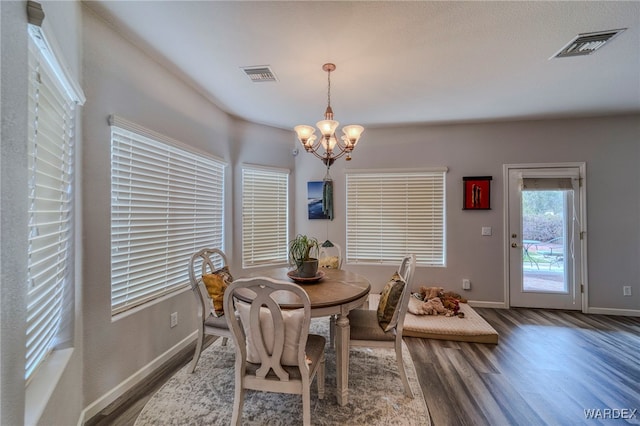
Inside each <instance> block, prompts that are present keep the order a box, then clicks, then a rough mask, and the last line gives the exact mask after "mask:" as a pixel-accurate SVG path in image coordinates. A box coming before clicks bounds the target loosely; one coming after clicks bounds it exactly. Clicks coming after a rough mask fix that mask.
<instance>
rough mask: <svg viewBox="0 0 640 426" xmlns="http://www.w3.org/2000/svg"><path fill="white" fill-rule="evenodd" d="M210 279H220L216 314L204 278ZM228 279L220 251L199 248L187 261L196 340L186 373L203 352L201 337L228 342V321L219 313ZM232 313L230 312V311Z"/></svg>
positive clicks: (193, 366)
mask: <svg viewBox="0 0 640 426" xmlns="http://www.w3.org/2000/svg"><path fill="white" fill-rule="evenodd" d="M209 278H211V279H212V281H215V282H219V283H220V286H221V287H220V288H219V291H218V293H219V296H218V299H219V305H218V307H219V308H220V309H219V311H218V313H216V306H215V305H216V304H217V302H218V301H216V303H214V300H213V299H212V297H211V295H210V293H209V290H207V286H206V284H205V282H204V281H205V279H207V280H208V279H209ZM229 279H231V274H230V273H229V266H228V262H227V256H226V255H225V254H224V252H223V251H222V250H219V249H216V248H204V249H202V250H199V251H198V252H196V253H195V254H193V256H191V259H190V260H189V281H190V283H191V290H192V291H193V294H194V296H195V298H196V303H197V306H198V340H197V343H196V350H195V353H194V354H193V359H192V361H191V364H190V365H189V373H193V372H194V371H195V369H196V365H197V364H198V360H199V359H200V354H201V353H202V346H203V343H204V336H205V335H209V336H218V337H221V338H222V339H223V340H222V344H223V345H226V344H227V339H228V338H230V337H232V335H231V331H230V330H229V326H228V325H227V320H226V318H225V317H224V315H221V314H222V310H221V308H222V301H223V300H222V293H223V292H224V286H225V285H226V284H227V282H226V281H228V280H229ZM231 312H233V311H231Z"/></svg>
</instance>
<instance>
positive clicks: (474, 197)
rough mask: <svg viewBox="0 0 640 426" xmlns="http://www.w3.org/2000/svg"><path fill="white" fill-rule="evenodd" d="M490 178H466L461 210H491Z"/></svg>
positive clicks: (464, 178)
mask: <svg viewBox="0 0 640 426" xmlns="http://www.w3.org/2000/svg"><path fill="white" fill-rule="evenodd" d="M491 179H493V177H492V176H466V177H463V178H462V181H463V183H464V191H463V192H464V198H463V205H462V210H491Z"/></svg>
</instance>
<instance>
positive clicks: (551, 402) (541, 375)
mask: <svg viewBox="0 0 640 426" xmlns="http://www.w3.org/2000/svg"><path fill="white" fill-rule="evenodd" d="M476 311H478V312H479V313H480V314H481V315H482V316H483V317H484V318H485V319H486V320H487V321H488V322H489V323H491V325H492V326H493V327H494V328H495V329H496V330H497V331H498V333H499V334H500V343H499V344H498V345H486V344H477V343H462V342H452V341H444V340H428V339H418V338H411V337H409V338H405V341H406V342H407V346H408V347H409V350H410V352H411V356H412V357H413V360H414V364H415V367H416V371H417V374H418V379H419V381H420V384H421V387H422V391H423V393H424V397H425V400H426V402H427V406H428V407H429V412H430V414H431V420H432V424H433V425H435V426H442V425H456V426H458V425H474V426H476V425H492V426H496V425H497V426H501V425H527V426H529V425H563V426H564V425H582V424H586V425H598V424H611V423H612V422H614V423H616V424H618V423H620V424H640V358H639V356H638V355H639V352H640V318H633V317H614V316H604V315H584V314H582V313H577V312H567V311H552V310H539V309H510V310H506V309H486V308H476ZM192 350H193V349H191V351H192ZM191 353H192V352H191ZM191 353H190V352H189V351H184V352H183V353H182V354H181V355H178V356H176V358H174V360H172V361H171V364H170V365H168V366H167V367H166V368H165V369H164V370H163V372H162V373H160V374H158V375H156V376H155V377H154V378H153V379H152V380H150V381H149V382H147V383H146V384H144V385H142V386H140V387H139V389H134V390H132V392H130V393H129V394H127V395H126V396H125V397H124V398H121V400H119V401H116V402H115V403H114V404H113V406H112V407H108V408H107V409H105V410H104V411H103V412H101V413H100V414H98V415H97V416H95V417H94V418H93V419H90V420H89V421H88V422H87V423H86V424H88V425H100V426H102V425H122V426H129V425H133V424H134V422H135V419H136V417H137V415H138V413H139V412H140V411H141V410H142V408H143V407H144V404H145V403H146V401H147V400H148V399H149V398H150V397H151V395H153V393H154V392H155V391H156V390H157V389H158V388H159V387H160V386H161V385H162V383H164V381H165V380H166V379H167V378H168V377H170V376H171V374H173V372H175V371H177V370H178V369H179V368H180V367H181V366H182V365H184V364H186V363H187V362H188V361H189V360H190V358H191ZM329 374H330V373H329ZM634 410H637V411H634ZM588 415H589V416H592V417H595V418H592V419H588V418H587V416H588ZM616 418H617V420H613V419H616Z"/></svg>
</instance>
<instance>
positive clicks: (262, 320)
mask: <svg viewBox="0 0 640 426" xmlns="http://www.w3.org/2000/svg"><path fill="white" fill-rule="evenodd" d="M239 291H242V292H243V294H242V296H243V297H242V298H239V297H238V292H239ZM282 292H291V293H293V294H294V295H295V296H296V297H297V298H298V299H299V300H300V301H301V303H302V305H303V309H302V310H300V309H296V310H292V311H289V313H292V312H301V317H302V321H301V322H299V323H298V324H296V327H297V326H299V327H300V333H299V337H298V339H297V351H296V353H295V359H296V362H297V366H298V367H299V368H300V369H301V371H300V372H301V374H302V373H303V370H306V369H307V365H306V362H305V346H306V343H307V337H308V334H309V323H310V317H311V302H310V301H309V296H308V295H307V293H306V292H305V291H304V290H303V289H302V288H301V287H300V286H298V285H297V284H294V283H288V282H284V281H278V280H274V279H271V278H267V277H258V278H241V279H238V280H235V281H234V282H233V283H232V284H231V285H230V286H229V287H228V288H227V290H226V292H225V295H224V307H225V311H226V312H233V311H234V309H237V310H238V313H239V314H238V315H227V316H226V317H227V323H228V324H229V328H230V329H231V331H232V332H233V334H234V337H235V339H236V342H239V343H238V344H236V363H238V362H241V363H242V365H243V367H242V368H243V371H244V368H245V367H246V363H247V362H249V361H248V359H249V358H250V357H249V353H248V351H249V350H251V349H252V347H251V344H252V345H253V349H255V352H256V355H257V357H258V359H259V362H258V363H259V365H260V367H259V368H258V369H257V370H256V373H255V376H256V378H258V379H267V375H268V374H269V372H270V371H273V373H274V374H275V375H276V376H277V377H278V379H279V380H281V381H288V380H289V374H288V373H287V372H286V371H285V369H284V368H283V364H282V360H283V355H284V352H285V346H286V345H285V344H286V339H285V337H286V332H287V324H286V321H285V319H284V315H285V314H284V313H283V312H284V311H283V310H282V309H281V307H280V306H279V305H278V303H277V301H276V300H275V297H274V295H275V293H282ZM249 294H250V295H251V296H250V298H251V299H252V300H251V303H248V302H246V301H244V300H243V299H247V298H249ZM247 311H248V324H244V326H245V327H243V321H245V319H244V318H243V315H245V316H246V313H247ZM238 317H239V318H238ZM269 322H270V324H272V329H270V328H269V327H265V324H269ZM245 328H246V329H248V330H249V333H250V336H248V335H247V334H246V329H245ZM268 342H269V343H270V342H272V343H273V345H269V344H268ZM247 346H249V347H247ZM270 346H271V347H270ZM305 373H306V374H308V372H305Z"/></svg>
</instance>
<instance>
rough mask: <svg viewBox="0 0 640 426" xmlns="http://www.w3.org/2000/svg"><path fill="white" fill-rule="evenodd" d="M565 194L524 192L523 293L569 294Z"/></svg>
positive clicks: (559, 192) (557, 192)
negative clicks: (566, 277)
mask: <svg viewBox="0 0 640 426" xmlns="http://www.w3.org/2000/svg"><path fill="white" fill-rule="evenodd" d="M565 198H566V197H565V192H564V191H523V192H522V240H523V241H522V244H523V250H522V272H523V286H522V287H523V290H524V291H544V292H566V291H567V286H566V280H565V273H564V265H565V262H564V253H565V250H564V241H565V239H564V235H565V223H566V220H565V217H566V216H565V207H566V201H565Z"/></svg>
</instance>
